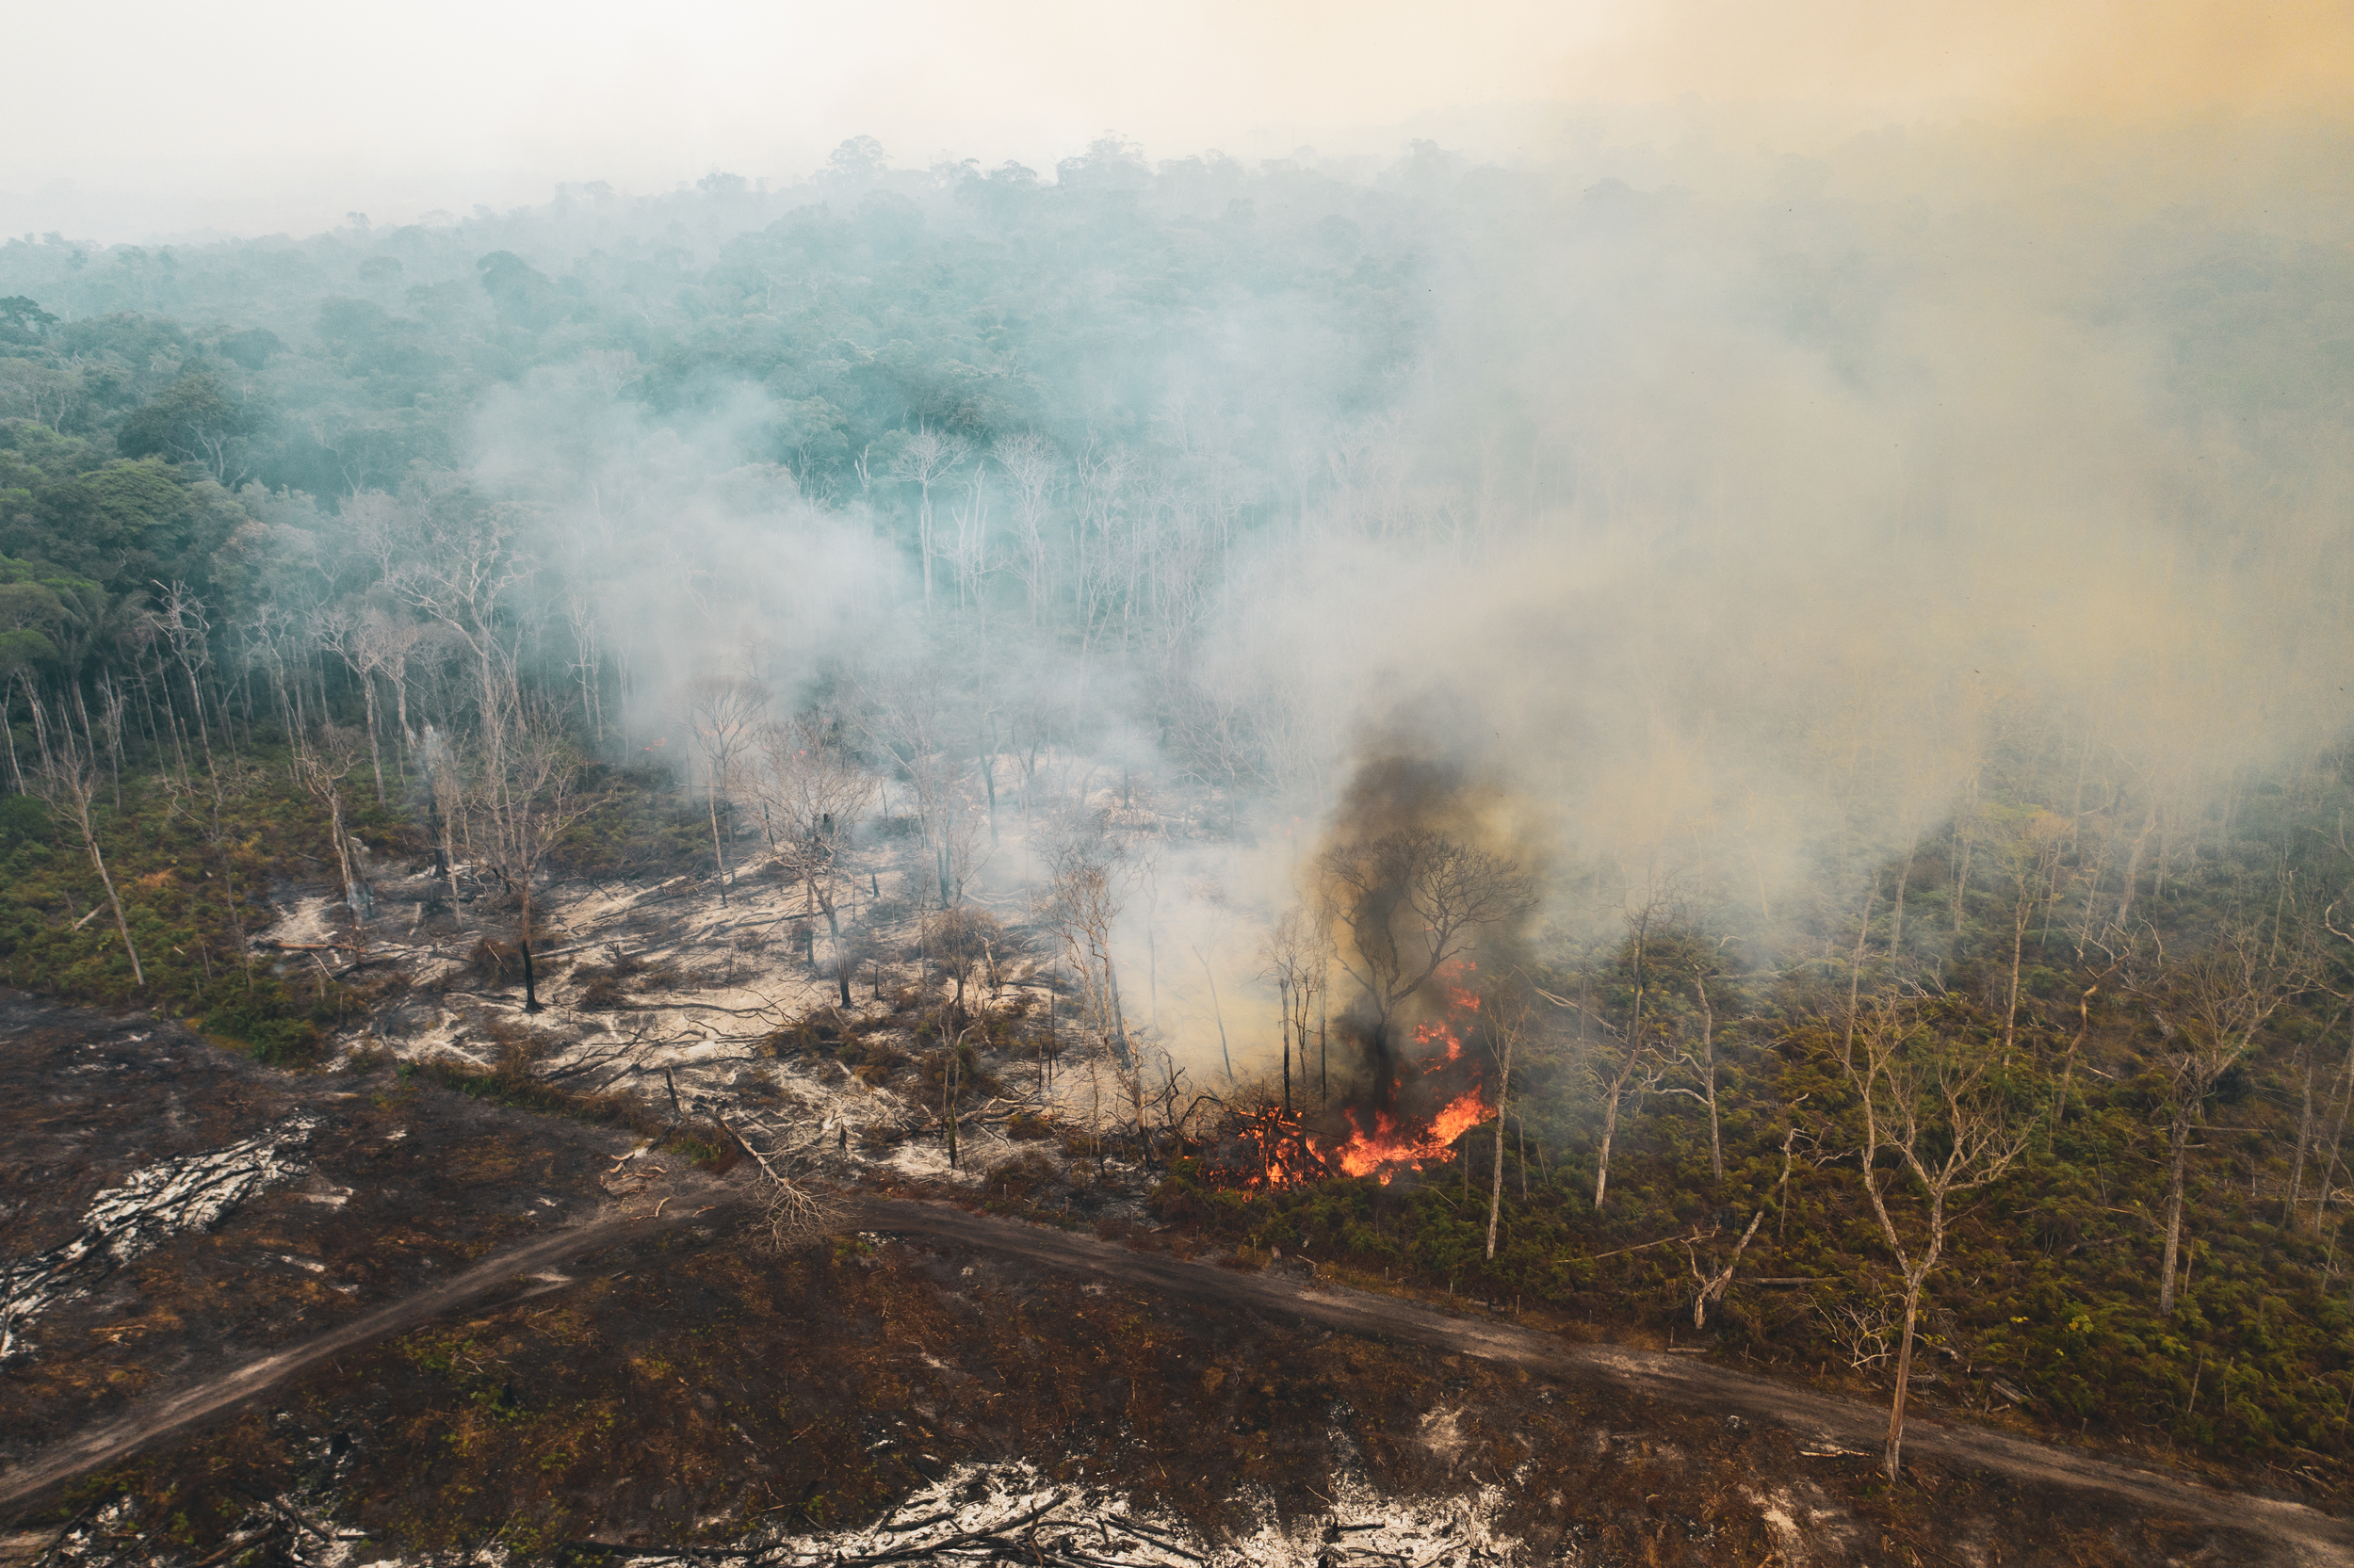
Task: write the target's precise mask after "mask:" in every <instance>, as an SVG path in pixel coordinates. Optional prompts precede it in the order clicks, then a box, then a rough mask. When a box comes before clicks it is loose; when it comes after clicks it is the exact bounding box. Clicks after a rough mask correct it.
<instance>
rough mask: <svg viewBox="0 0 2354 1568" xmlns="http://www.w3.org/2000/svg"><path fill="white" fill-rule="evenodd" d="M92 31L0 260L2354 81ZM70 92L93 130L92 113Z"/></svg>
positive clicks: (1481, 32)
mask: <svg viewBox="0 0 2354 1568" xmlns="http://www.w3.org/2000/svg"><path fill="white" fill-rule="evenodd" d="M92 14H94V13H91V12H89V11H87V10H76V9H72V8H47V9H34V10H32V11H29V12H28V13H27V14H25V15H24V16H22V17H18V18H14V19H13V21H14V23H15V27H14V30H13V31H12V33H11V35H10V47H11V52H12V54H13V55H14V56H16V57H19V58H22V59H26V60H42V61H51V62H58V63H59V64H60V65H61V66H63V65H64V63H65V62H74V61H82V60H86V59H88V60H89V61H90V64H89V69H87V70H84V69H72V68H61V69H56V70H47V71H41V72H31V73H24V78H23V79H21V80H20V81H18V82H17V83H16V84H15V85H14V89H13V90H12V91H11V92H10V93H9V95H8V99H7V101H6V102H5V103H0V130H5V133H6V134H5V135H0V233H8V234H18V233H24V232H26V231H28V230H29V231H33V232H37V233H39V232H47V231H49V230H52V229H56V230H59V231H62V232H64V233H66V234H70V235H72V236H73V237H76V238H82V239H99V240H107V241H116V240H133V241H148V240H151V239H153V238H155V237H157V236H167V237H169V236H183V237H185V236H189V235H194V234H202V233H204V232H208V231H209V232H212V233H215V234H219V233H243V234H254V233H268V232H272V231H283V232H287V233H293V234H308V233H311V232H314V231H316V230H318V229H321V228H324V227H327V226H328V225H330V224H333V223H335V222H339V221H341V220H342V218H343V215H344V214H345V213H347V212H350V211H364V212H367V213H369V214H370V215H372V217H373V218H374V219H375V221H376V222H378V223H380V224H383V223H402V222H413V221H416V220H418V219H420V218H425V217H427V216H428V215H429V214H431V213H434V212H437V211H446V212H456V213H465V212H470V211H472V210H473V209H474V208H475V207H476V205H477V204H479V203H488V204H490V205H492V206H494V207H497V208H500V209H504V208H507V207H510V206H512V205H514V204H517V203H522V202H539V201H544V199H545V198H546V195H547V193H548V191H549V189H550V187H551V186H554V185H556V184H558V183H572V184H585V183H587V182H591V181H604V182H607V183H609V184H611V185H613V186H616V187H618V188H621V189H623V190H625V191H632V192H643V193H652V192H659V191H663V190H667V189H670V188H673V187H674V186H676V185H678V184H680V183H681V182H686V181H691V180H694V179H696V178H699V177H701V176H702V175H704V174H705V173H706V172H708V171H709V170H713V169H729V170H737V171H739V172H742V173H744V174H745V175H746V176H747V177H749V178H753V179H755V180H757V179H761V178H763V177H765V178H767V179H769V180H771V181H772V182H773V183H775V184H777V185H780V186H781V185H785V184H788V183H790V182H791V181H792V180H793V179H794V178H796V177H797V176H798V175H799V173H800V172H801V171H802V170H806V169H808V168H809V167H811V166H812V165H813V164H815V163H817V162H818V161H819V160H820V159H821V158H822V157H823V156H824V155H825V154H826V153H827V151H829V150H830V149H831V148H832V147H833V146H834V145H835V144H836V142H838V141H839V140H840V139H841V138H842V137H844V136H846V135H849V134H851V133H852V132H853V131H859V132H865V133H867V134H870V135H873V136H876V137H879V138H880V139H881V140H882V141H883V142H884V143H885V145H887V146H890V147H892V148H894V149H897V150H900V151H901V152H902V153H903V154H906V155H908V156H909V157H910V158H911V159H913V160H915V161H927V162H928V161H930V160H931V159H933V157H935V156H948V157H956V158H965V157H971V158H977V159H979V160H980V161H981V163H982V165H983V166H984V167H993V166H995V165H996V164H998V163H999V162H1001V161H1004V160H1006V159H1009V158H1011V159H1015V160H1018V161H1021V162H1024V163H1027V164H1029V165H1031V167H1033V168H1038V169H1041V170H1044V169H1047V168H1048V167H1050V166H1051V165H1052V163H1053V162H1054V161H1055V160H1056V159H1058V158H1061V157H1063V156H1065V155H1067V154H1068V153H1069V152H1070V150H1071V149H1073V148H1075V147H1078V146H1080V145H1083V144H1084V143H1085V142H1086V141H1087V140H1088V139H1089V138H1090V137H1095V136H1097V135H1099V134H1101V133H1102V132H1103V130H1104V128H1105V127H1107V126H1109V127H1116V128H1117V129H1118V130H1119V131H1120V132H1121V133H1122V134H1124V135H1127V136H1129V137H1135V138H1137V139H1139V140H1140V141H1141V142H1142V143H1143V144H1144V145H1145V148H1146V149H1147V151H1148V152H1149V153H1150V154H1151V155H1152V156H1154V157H1155V158H1166V157H1176V156H1182V155H1184V154H1187V153H1190V152H1193V151H1194V150H1197V149H1200V148H1205V147H1220V148H1223V149H1225V150H1226V151H1227V152H1229V153H1231V154H1235V155H1236V156H1238V157H1242V158H1246V159H1253V160H1256V159H1258V158H1262V157H1271V156H1287V155H1290V154H1292V153H1293V151H1294V150H1295V149H1297V148H1300V147H1302V146H1312V147H1314V148H1316V149H1318V150H1319V152H1320V153H1321V154H1323V155H1324V156H1328V157H1329V156H1352V157H1387V156H1388V155H1390V154H1392V153H1394V151H1395V149H1396V148H1397V147H1399V146H1400V145H1401V144H1403V143H1404V141H1405V140H1407V139H1408V138H1410V137H1428V138H1435V139H1437V140H1440V141H1443V142H1445V143H1446V144H1448V145H1450V146H1453V147H1459V148H1463V149H1465V150H1467V151H1469V152H1471V153H1473V154H1476V155H1478V156H1480V157H1482V158H1484V159H1491V160H1499V161H1503V162H1508V163H1512V164H1516V165H1524V166H1539V167H1541V166H1545V165H1549V164H1551V163H1554V162H1556V161H1558V160H1559V159H1560V157H1561V156H1562V154H1563V152H1564V150H1565V149H1566V148H1568V147H1571V146H1574V145H1585V146H1590V147H1609V148H1613V149H1615V150H1618V151H1620V152H1636V151H1639V150H1640V149H1644V148H1659V147H1667V148H1676V149H1679V151H1680V152H1681V153H1683V154H1691V153H1694V152H1697V151H1700V150H1701V149H1702V148H1703V146H1704V145H1705V146H1709V147H1713V149H1714V151H1713V154H1712V156H1713V157H1714V158H1715V159H1716V160H1718V161H1720V162H1725V163H1730V164H1735V165H1738V164H1745V163H1748V162H1752V161H1754V155H1755V154H1756V152H1757V151H1758V150H1759V149H1763V150H1764V152H1765V153H1766V154H1767V155H1768V157H1769V159H1770V157H1772V156H1778V155H1780V154H1791V153H1795V154H1806V155H1818V154H1822V153H1823V152H1825V151H1826V150H1828V149H1833V148H1837V147H1840V146H1842V145H1843V144H1847V143H1850V142H1852V141H1854V140H1855V139H1856V138H1858V137H1866V138H1886V137H1891V136H1893V137H1897V138H1899V139H1902V138H1904V137H1908V136H1911V135H1914V134H1917V133H1920V132H1924V131H1926V132H1930V133H1935V132H1937V131H1938V130H1940V128H1942V127H1947V126H1951V125H1955V124H1959V123H1970V124H1973V125H1975V126H1978V127H1981V128H1983V129H1986V130H1989V131H1993V132H1998V133H2000V134H2002V135H2005V136H2007V137H2015V138H2019V139H2021V140H2036V139H2040V140H2041V141H2042V142H2043V143H2044V144H2045V145H2044V148H2043V151H2044V153H2045V154H2049V153H2050V152H2051V150H2052V148H2053V146H2054V145H2055V144H2058V143H2065V144H2068V145H2069V146H2070V147H2073V148H2074V149H2076V150H2078V151H2079V152H2081V151H2083V150H2086V149H2088V148H2097V147H2104V146H2106V145H2108V144H2109V143H2110V142H2111V141H2112V140H2113V138H2116V137H2119V136H2125V137H2138V136H2142V135H2145V134H2147V133H2148V131H2149V130H2150V129H2151V127H2153V126H2167V125H2173V126H2185V125H2187V127H2188V129H2187V131H2186V133H2185V134H2184V136H2183V137H2181V138H2180V139H2181V141H2182V142H2183V144H2184V149H2182V150H2187V149H2190V148H2192V147H2204V148H2206V149H2209V150H2210V151H2212V150H2215V149H2216V148H2218V147H2220V148H2223V149H2227V151H2225V152H2224V153H2223V154H2222V157H2223V161H2224V162H2225V163H2229V162H2232V161H2236V160H2235V159H2234V158H2233V157H2232V154H2231V153H2230V152H2229V151H2228V149H2229V148H2230V147H2231V146H2232V144H2233V143H2234V142H2235V141H2236V140H2237V139H2238V138H2239V137H2240V136H2241V135H2242V134H2243V133H2244V131H2245V129H2246V121H2248V119H2249V117H2251V116H2254V117H2265V116H2274V115H2281V114H2290V115H2298V114H2320V115H2324V116H2328V117H2330V118H2331V119H2332V120H2335V121H2340V122H2341V123H2342V121H2343V112H2342V111H2343V104H2342V100H2343V86H2344V83H2345V82H2346V80H2347V79H2348V78H2349V77H2354V21H2349V19H2348V16H2347V14H2346V11H2345V8H2343V7H2337V6H2332V5H2328V4H2324V3H2321V0H2313V3H2308V4H2281V5H2268V6H2262V7H2254V8H2250V7H2238V6H2222V5H2216V4H2211V3H2204V0H2168V3H2165V4H2152V5H2136V6H2130V7H2128V6H2122V5H2114V4H2105V3H2097V0H2072V3H2068V4H2052V5H2025V4H2001V5H1988V4H1984V3H1973V4H1956V3H1950V0H1949V3H1942V4H1935V5H1921V6H1907V7H1895V8H1891V7H1886V6H1875V5H1870V4H1866V3H1863V0H1805V3H1792V4H1784V5H1776V6H1743V5H1732V4H1726V3H1720V0H1685V3H1681V4H1673V5H1646V6H1637V5H1632V4H1591V5H1580V6H1541V5H1533V4H1523V3H1518V0H1483V3H1481V4H1477V5H1469V6H1454V7H1448V8H1444V9H1443V10H1442V9H1439V8H1432V7H1430V6H1427V5H1412V4H1404V3H1402V0H1392V3H1385V4H1377V5H1351V6H1347V7H1340V6H1335V5H1327V4H1323V3H1292V4H1287V5H1275V6H1265V5H1248V6H1245V5H1236V4H1213V5H1204V6H1194V7H1186V8H1132V7H1131V8H1105V7H1100V6H1082V5H1078V4H1072V3H1063V0H1024V3H1023V4H1020V5H1015V6H998V7H988V8H972V7H957V6H949V5H943V4H938V3H936V0H892V3H889V4H884V5H875V6H867V7H859V8H841V7H827V6H818V5H812V4H805V3H795V4H787V5H772V6H753V5H748V4H741V3H736V0H692V3H690V4H687V5H682V6H676V7H671V8H664V9H663V10H662V11H660V12H659V13H653V12H647V11H645V10H643V9H642V8H625V7H620V6H615V5H587V6H576V7H574V8H571V9H569V10H567V11H566V12H565V13H564V15H563V18H562V21H561V23H560V24H558V23H557V22H555V21H554V20H553V19H551V17H550V16H549V15H548V13H547V12H546V10H545V9H544V8H540V7H532V6H525V5H519V4H514V3H512V0H500V3H495V4H488V5H469V6H456V5H450V4H446V3H442V0H428V3H425V4H420V5H416V6H412V7H408V8H404V9H403V10H402V12H401V13H400V17H399V20H398V24H390V25H388V24H386V22H385V21H384V19H382V18H381V17H379V16H377V15H375V14H373V13H370V12H367V11H365V10H357V9H351V8H320V7H308V8H304V7H279V6H259V5H245V6H239V7H235V8H230V9H229V10H227V11H225V12H223V11H203V12H198V11H191V10H189V9H187V8H185V7H174V6H168V5H163V4H160V3H157V0H124V3H122V4H118V5H113V6H109V7H106V8H104V10H103V12H101V13H95V14H103V15H104V16H105V17H106V43H105V46H104V61H103V68H102V67H101V66H100V65H99V64H98V63H97V61H96V60H95V59H94V58H92V55H93V51H94V50H95V48H96V46H95V45H94V44H93V42H92V41H91V39H90V35H89V22H90V18H91V16H92ZM93 73H99V74H97V75H93ZM100 79H103V81H104V83H105V90H106V98H107V104H108V111H107V112H106V113H105V114H103V115H94V114H92V113H90V112H89V91H90V87H91V83H92V81H93V80H100ZM2178 151H2180V150H2178ZM1899 161H1900V164H1908V167H1909V174H1907V173H1903V172H1900V173H1899V174H1898V179H1899V180H1900V182H1902V181H1905V180H1907V179H1910V180H1913V181H1917V182H1918V183H1916V184H1914V185H1913V186H1911V188H1913V189H1914V191H1915V192H1916V193H1917V194H1920V195H1923V196H1927V197H1930V198H1931V199H1934V191H1933V189H1932V185H1933V183H1934V182H1933V181H1932V179H1931V177H1930V175H1929V174H1928V171H1927V170H1924V169H1922V168H1920V167H1919V166H1918V165H1917V164H1909V163H1908V160H1899ZM1615 171H1616V172H1618V173H1620V174H1622V175H1626V174H1628V170H1626V169H1624V168H1621V169H1618V170H1615ZM2344 173H2345V167H2344V162H2343V158H2342V157H2340V158H2339V159H2338V160H2337V169H2336V170H2335V173H2334V174H2333V175H2332V178H2333V179H2338V180H2342V179H2343V177H2344Z"/></svg>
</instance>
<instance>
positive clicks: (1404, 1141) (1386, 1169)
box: [1311, 1089, 1487, 1187]
mask: <svg viewBox="0 0 2354 1568" xmlns="http://www.w3.org/2000/svg"><path fill="white" fill-rule="evenodd" d="M1486 1120H1487V1106H1486V1104H1485V1102H1484V1101H1483V1100H1481V1098H1480V1091H1478V1090H1476V1089H1467V1090H1465V1091H1463V1092H1462V1093H1461V1094H1458V1095H1456V1096H1455V1097H1454V1098H1453V1100H1450V1101H1449V1102H1448V1103H1447V1104H1446V1106H1445V1107H1443V1108H1441V1109H1440V1111H1439V1112H1438V1114H1437V1116H1435V1117H1433V1118H1432V1119H1431V1124H1430V1126H1429V1127H1428V1128H1426V1129H1425V1130H1424V1131H1423V1132H1422V1133H1421V1134H1420V1135H1419V1136H1407V1135H1403V1134H1401V1133H1400V1132H1399V1131H1398V1125H1397V1121H1396V1119H1395V1118H1394V1117H1392V1116H1390V1115H1388V1113H1387V1112H1383V1111H1376V1112H1374V1113H1373V1130H1372V1133H1371V1134H1370V1135H1369V1134H1367V1132H1366V1131H1365V1129H1364V1128H1363V1127H1362V1126H1359V1125H1358V1124H1357V1120H1356V1112H1355V1111H1351V1112H1350V1113H1349V1125H1350V1127H1351V1128H1352V1129H1353V1130H1352V1133H1351V1136H1350V1138H1349V1140H1348V1141H1347V1142H1346V1143H1343V1144H1341V1145H1340V1146H1339V1148H1337V1149H1334V1150H1333V1151H1331V1153H1329V1154H1328V1155H1325V1156H1324V1157H1325V1158H1327V1159H1328V1160H1330V1161H1331V1162H1332V1163H1333V1164H1335V1165H1338V1166H1339V1168H1340V1172H1341V1174H1343V1175H1348V1176H1372V1177H1374V1178H1375V1179H1377V1180H1378V1181H1380V1183H1381V1184H1382V1185H1383V1186H1384V1187H1387V1186H1388V1185H1389V1179H1390V1178H1391V1177H1392V1176H1394V1175H1396V1174H1397V1173H1398V1168H1399V1167H1400V1166H1407V1165H1410V1166H1412V1167H1414V1168H1415V1169H1416V1170H1418V1171H1419V1170H1421V1168H1422V1166H1423V1165H1425V1164H1427V1163H1433V1162H1439V1161H1445V1160H1451V1159H1453V1158H1454V1157H1455V1152H1454V1147H1453V1145H1454V1140H1456V1139H1458V1138H1461V1137H1462V1136H1463V1135H1464V1134H1465V1133H1467V1132H1469V1131H1470V1130H1471V1129H1472V1128H1473V1127H1476V1126H1478V1125H1479V1124H1480V1123H1482V1122H1485V1121H1486ZM1311 1147H1313V1145H1312V1144H1311ZM1319 1153H1323V1151H1319Z"/></svg>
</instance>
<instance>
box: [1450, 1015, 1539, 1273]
mask: <svg viewBox="0 0 2354 1568" xmlns="http://www.w3.org/2000/svg"><path fill="white" fill-rule="evenodd" d="M1486 992H1487V994H1486V996H1485V998H1484V1000H1485V1004H1486V1005H1485V1007H1483V1008H1482V1009H1481V1010H1480V1013H1481V1021H1482V1023H1483V1024H1484V1026H1485V1031H1486V1034H1487V1041H1488V1046H1489V1048H1490V1049H1491V1050H1493V1051H1494V1052H1495V1054H1496V1161H1495V1166H1496V1168H1495V1170H1494V1171H1493V1172H1491V1174H1490V1180H1489V1184H1488V1190H1487V1256H1488V1258H1489V1260H1490V1261H1491V1262H1492V1261H1493V1260H1494V1259H1495V1256H1496V1223H1497V1220H1499V1219H1500V1218H1501V1217H1502V1214H1503V1208H1504V1115H1505V1112H1506V1109H1507V1108H1508V1107H1509V1105H1510V1103H1511V1102H1510V1095H1511V1092H1512V1056H1513V1050H1514V1048H1515V1047H1516V1046H1518V1044H1519V1043H1520V1039H1521V1037H1522V1036H1523V1035H1525V1034H1527V1033H1528V1030H1529V999H1528V995H1527V994H1526V992H1525V990H1524V989H1523V988H1522V987H1521V986H1520V985H1518V984H1513V985H1509V986H1506V985H1499V984H1493V983H1491V984H1490V985H1488V986H1487V987H1486ZM1470 1157H1471V1156H1469V1153H1466V1154H1465V1156H1464V1160H1465V1162H1466V1163H1465V1169H1466V1170H1467V1171H1468V1170H1469V1160H1470Z"/></svg>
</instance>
